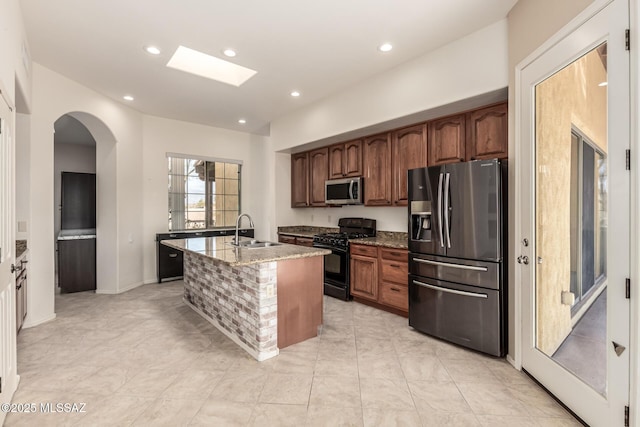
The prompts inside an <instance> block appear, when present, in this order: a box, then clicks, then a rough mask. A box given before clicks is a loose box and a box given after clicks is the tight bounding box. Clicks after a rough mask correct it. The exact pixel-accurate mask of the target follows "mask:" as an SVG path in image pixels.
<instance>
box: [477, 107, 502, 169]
mask: <svg viewBox="0 0 640 427" xmlns="http://www.w3.org/2000/svg"><path fill="white" fill-rule="evenodd" d="M507 124H508V118H507V104H506V103H505V104H499V105H494V106H491V107H487V108H482V109H480V110H475V111H472V112H470V113H468V116H467V160H480V159H493V158H500V159H505V158H507V157H508V153H509V140H508V134H507Z"/></svg>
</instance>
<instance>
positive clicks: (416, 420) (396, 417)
mask: <svg viewBox="0 0 640 427" xmlns="http://www.w3.org/2000/svg"><path fill="white" fill-rule="evenodd" d="M362 413H363V420H364V426H365V427H396V426H397V427H403V426H420V425H422V423H421V421H420V416H419V415H418V413H417V412H416V411H415V409H413V410H398V409H378V408H363V409H362Z"/></svg>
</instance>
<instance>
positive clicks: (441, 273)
mask: <svg viewBox="0 0 640 427" xmlns="http://www.w3.org/2000/svg"><path fill="white" fill-rule="evenodd" d="M501 268H502V263H499V262H485V261H471V260H467V259H459V258H449V257H439V256H433V255H423V254H415V253H410V254H409V273H411V274H415V275H417V276H423V277H429V278H431V279H437V280H446V281H448V282H455V283H461V284H464V285H468V286H479V287H481V288H488V289H495V290H499V289H500V276H501V271H500V270H501Z"/></svg>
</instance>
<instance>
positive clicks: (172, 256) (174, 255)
mask: <svg viewBox="0 0 640 427" xmlns="http://www.w3.org/2000/svg"><path fill="white" fill-rule="evenodd" d="M177 257H178V254H169V258H177Z"/></svg>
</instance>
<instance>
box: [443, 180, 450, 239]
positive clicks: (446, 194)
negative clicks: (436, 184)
mask: <svg viewBox="0 0 640 427" xmlns="http://www.w3.org/2000/svg"><path fill="white" fill-rule="evenodd" d="M450 178H451V174H449V173H447V174H446V175H445V178H444V231H445V236H446V238H447V248H451V233H450V231H449V209H450V207H449V188H450V187H449V186H450V181H449V179H450Z"/></svg>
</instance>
